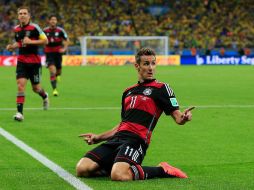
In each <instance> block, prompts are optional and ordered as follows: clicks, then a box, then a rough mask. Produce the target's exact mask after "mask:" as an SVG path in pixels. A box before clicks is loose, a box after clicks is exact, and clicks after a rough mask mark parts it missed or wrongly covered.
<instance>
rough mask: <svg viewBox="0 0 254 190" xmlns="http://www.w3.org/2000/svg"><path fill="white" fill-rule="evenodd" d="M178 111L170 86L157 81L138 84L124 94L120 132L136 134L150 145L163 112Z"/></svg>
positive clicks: (168, 113)
mask: <svg viewBox="0 0 254 190" xmlns="http://www.w3.org/2000/svg"><path fill="white" fill-rule="evenodd" d="M178 109H179V106H178V103H177V100H176V97H175V94H174V92H173V90H172V89H171V88H170V87H169V85H168V84H165V83H161V82H158V81H156V80H155V79H154V80H149V81H145V82H143V83H138V84H136V85H134V86H132V87H130V88H128V89H126V90H125V92H124V93H123V96H122V112H121V117H122V121H121V123H120V125H119V127H118V132H120V131H121V132H124V131H128V132H131V133H134V134H136V135H138V136H139V137H141V138H142V139H143V140H144V141H145V142H146V143H147V144H149V143H150V139H151V135H152V131H153V129H154V128H155V126H156V123H157V121H158V119H159V118H160V116H161V114H162V112H164V113H165V114H166V115H170V113H171V112H172V111H174V110H178Z"/></svg>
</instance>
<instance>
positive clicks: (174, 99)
mask: <svg viewBox="0 0 254 190" xmlns="http://www.w3.org/2000/svg"><path fill="white" fill-rule="evenodd" d="M170 102H171V104H172V106H174V107H177V106H179V105H178V102H177V100H176V98H170Z"/></svg>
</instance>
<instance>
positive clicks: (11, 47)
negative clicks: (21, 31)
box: [6, 44, 15, 51]
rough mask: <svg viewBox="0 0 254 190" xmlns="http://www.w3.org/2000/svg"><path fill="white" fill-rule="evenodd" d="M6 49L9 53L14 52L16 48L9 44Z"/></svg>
mask: <svg viewBox="0 0 254 190" xmlns="http://www.w3.org/2000/svg"><path fill="white" fill-rule="evenodd" d="M6 49H7V50H8V51H13V50H14V49H15V48H14V47H13V45H12V44H8V45H7V46H6Z"/></svg>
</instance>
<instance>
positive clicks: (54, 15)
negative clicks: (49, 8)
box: [48, 14, 58, 20]
mask: <svg viewBox="0 0 254 190" xmlns="http://www.w3.org/2000/svg"><path fill="white" fill-rule="evenodd" d="M53 17H56V19H57V20H58V16H57V15H56V14H51V15H49V17H48V19H49V20H50V19H51V18H53Z"/></svg>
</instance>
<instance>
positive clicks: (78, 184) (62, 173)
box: [0, 127, 91, 190]
mask: <svg viewBox="0 0 254 190" xmlns="http://www.w3.org/2000/svg"><path fill="white" fill-rule="evenodd" d="M0 134H1V135H2V136H3V137H5V138H6V139H7V140H9V141H10V142H12V143H13V144H15V145H16V146H17V147H19V148H20V149H22V150H23V151H25V152H26V153H28V154H29V155H30V156H32V157H33V158H35V159H36V160H38V161H39V162H41V163H42V164H43V165H44V166H46V167H48V168H49V169H50V170H52V171H53V172H54V173H56V174H57V175H58V176H59V177H61V178H63V179H64V180H65V181H66V182H68V183H69V184H70V185H72V186H73V187H75V188H76V189H78V190H91V188H90V187H89V186H87V185H86V184H84V183H83V182H82V181H80V180H79V179H78V178H76V177H75V176H73V175H72V174H70V173H69V172H67V171H66V170H64V169H63V168H61V167H60V166H58V165H57V164H55V163H54V162H52V161H51V160H49V159H48V158H46V157H45V156H43V155H42V154H40V153H39V152H37V151H36V150H34V149H33V148H31V147H30V146H28V145H27V144H25V143H24V142H23V141H21V140H19V139H17V138H16V137H15V136H13V135H12V134H10V133H9V132H7V131H5V130H4V129H3V128H1V127H0Z"/></svg>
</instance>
